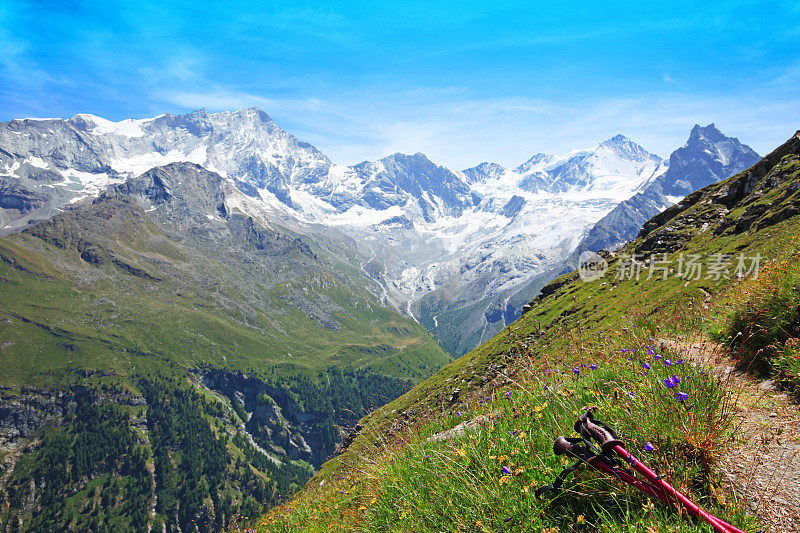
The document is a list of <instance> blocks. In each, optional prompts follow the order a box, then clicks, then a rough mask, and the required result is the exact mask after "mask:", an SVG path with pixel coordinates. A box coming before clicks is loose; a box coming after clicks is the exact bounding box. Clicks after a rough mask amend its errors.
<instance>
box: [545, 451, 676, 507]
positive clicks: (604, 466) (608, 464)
mask: <svg viewBox="0 0 800 533" xmlns="http://www.w3.org/2000/svg"><path fill="white" fill-rule="evenodd" d="M578 441H579V439H567V438H564V437H563V436H561V437H558V438H557V439H556V441H555V443H554V444H553V453H554V454H556V455H566V456H568V457H572V458H574V459H578V461H579V462H578V463H577V464H575V465H574V466H572V467H570V468H567V469H566V470H565V471H564V472H562V473H561V474H559V475H558V476H557V477H556V481H555V482H554V483H553V484H552V485H547V486H545V487H541V488H539V489H537V490H536V496H537V497H539V496H540V495H541V493H543V492H552V491H559V490H560V489H561V484H562V483H563V482H564V479H565V477H566V476H567V475H568V474H570V473H572V472H573V471H574V470H576V469H577V467H578V466H580V465H581V464H583V463H585V464H587V465H589V466H591V467H592V468H594V469H596V470H600V471H602V472H605V473H606V474H610V475H612V476H614V477H618V478H619V479H621V480H622V481H625V482H626V483H628V484H630V485H633V486H634V487H636V488H637V489H639V490H641V491H642V492H644V493H645V494H647V495H649V496H651V497H653V498H656V499H658V500H661V501H662V502H663V503H666V504H669V503H671V501H670V500H669V498H667V497H666V495H664V493H662V492H661V491H660V490H658V489H657V488H655V487H653V486H652V485H649V484H647V483H644V482H642V481H641V480H639V479H637V478H636V477H634V476H632V475H631V474H630V473H628V472H626V471H625V470H623V469H621V468H618V467H617V466H616V465H615V464H614V463H613V462H612V461H609V460H608V458H607V457H604V456H603V455H596V454H594V453H593V452H592V451H591V450H590V449H588V448H586V447H583V446H581V445H579V444H577V442H578Z"/></svg>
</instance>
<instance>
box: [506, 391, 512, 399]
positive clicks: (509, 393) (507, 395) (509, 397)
mask: <svg viewBox="0 0 800 533" xmlns="http://www.w3.org/2000/svg"><path fill="white" fill-rule="evenodd" d="M506 398H508V399H511V391H506Z"/></svg>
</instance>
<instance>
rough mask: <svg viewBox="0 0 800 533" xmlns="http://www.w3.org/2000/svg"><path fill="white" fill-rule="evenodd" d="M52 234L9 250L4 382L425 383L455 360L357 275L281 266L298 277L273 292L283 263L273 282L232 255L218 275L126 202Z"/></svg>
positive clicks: (69, 217)
mask: <svg viewBox="0 0 800 533" xmlns="http://www.w3.org/2000/svg"><path fill="white" fill-rule="evenodd" d="M105 216H111V217H113V218H111V219H109V220H106V219H104V218H103V217H105ZM126 218H127V220H125V219H126ZM78 220H79V221H80V222H78ZM98 220H99V221H102V222H103V224H99V223H98V224H96V222H97V221H98ZM93 224H94V227H92V226H93ZM45 225H48V226H49V227H46V228H37V229H35V230H34V232H33V233H25V234H20V235H15V236H12V237H9V238H7V239H3V240H2V241H0V254H2V256H1V257H2V259H3V260H2V262H0V278H2V293H3V297H2V299H1V300H0V315H1V316H3V318H4V320H3V323H2V325H0V343H2V344H3V345H4V346H5V348H4V349H3V352H2V353H3V355H4V359H5V361H6V363H7V364H5V365H4V366H3V367H2V369H0V382H2V383H3V384H6V385H13V384H21V383H36V382H39V381H49V382H53V380H56V381H58V380H60V379H61V376H62V374H63V372H64V371H65V370H68V369H69V368H84V369H92V370H109V371H114V372H117V373H121V374H129V373H130V372H131V371H132V369H133V368H134V367H138V368H140V369H142V368H143V367H144V368H158V367H160V366H163V365H164V364H165V363H168V364H177V365H180V366H183V367H187V368H194V367H197V366H200V365H215V366H224V367H226V368H230V369H235V370H263V369H267V368H269V367H270V366H272V365H291V366H298V367H306V368H311V369H321V368H324V367H326V366H328V365H329V364H331V363H336V364H338V365H341V366H343V367H358V368H364V367H374V368H377V369H378V370H379V371H381V372H384V373H387V374H389V375H394V376H398V377H412V378H416V379H419V378H421V377H422V376H423V375H424V374H425V373H430V372H431V371H432V370H433V369H434V368H435V367H437V366H440V365H441V364H442V363H444V362H446V361H447V356H446V355H445V354H444V353H443V352H442V351H441V349H439V348H438V346H437V345H436V344H435V342H434V341H433V340H432V339H431V338H430V337H429V336H428V335H427V334H426V333H425V332H424V330H423V329H422V327H421V326H419V325H418V324H416V323H415V322H413V321H411V320H408V319H405V318H404V317H402V316H400V315H399V314H397V313H396V312H394V311H392V310H389V309H387V308H385V307H383V306H381V305H380V303H379V302H378V300H377V298H375V297H374V296H373V295H372V294H371V293H370V292H368V291H367V290H366V289H365V288H364V287H363V285H364V282H363V281H361V280H357V279H356V274H355V273H354V272H353V273H348V272H346V271H345V272H344V273H338V272H336V271H335V270H334V269H333V268H331V267H330V266H328V265H314V267H315V268H314V270H310V269H306V271H305V272H304V271H303V267H304V266H305V265H304V264H303V260H304V259H305V258H302V257H301V258H300V259H298V260H297V263H300V265H299V266H298V265H294V264H292V263H291V262H290V261H288V260H286V259H282V261H283V264H280V265H279V266H280V268H284V269H286V270H290V271H291V273H290V274H287V275H286V279H285V280H284V281H282V282H280V283H275V282H274V281H273V282H272V286H269V285H268V283H270V281H271V280H267V279H266V278H267V276H270V277H275V276H278V275H280V272H279V271H278V270H277V268H274V267H275V263H276V261H275V260H274V258H273V259H272V260H270V259H271V258H263V260H264V262H265V263H266V268H264V267H261V268H262V269H264V270H266V269H270V270H269V271H268V272H265V273H264V278H261V277H259V276H258V274H261V272H259V266H258V265H257V264H249V265H246V267H247V268H249V272H244V271H242V270H243V268H244V266H243V265H237V264H234V263H233V259H232V258H231V259H230V262H229V263H228V264H222V263H221V262H220V261H219V260H215V259H216V258H215V257H214V256H209V255H204V254H203V253H202V252H203V251H202V250H200V251H198V250H197V249H192V248H189V247H186V246H181V245H180V244H178V243H175V242H174V241H171V240H170V239H168V238H167V237H166V236H165V235H164V234H163V233H161V232H160V231H159V229H158V227H157V226H156V225H155V224H154V223H153V222H152V221H151V220H149V218H147V217H146V216H145V215H144V213H143V212H141V210H140V209H139V208H138V207H135V206H132V205H130V204H127V203H125V202H122V201H120V200H112V199H109V200H104V201H101V202H100V203H98V204H95V205H92V206H89V207H87V208H86V209H81V210H78V211H76V212H71V213H66V214H63V215H61V216H60V217H58V218H57V219H56V220H53V221H50V222H48V223H45ZM86 243H91V244H86ZM91 247H94V248H95V249H102V252H101V253H102V254H105V255H107V256H108V257H107V259H101V260H100V262H99V264H93V263H90V262H87V261H86V260H84V259H82V258H81V253H82V252H81V251H80V250H79V249H80V248H88V249H91ZM198 252H200V253H198ZM83 253H84V254H85V253H86V251H85V250H84V252H83ZM290 253H292V252H290ZM296 253H298V255H299V252H296ZM253 255H254V257H253V258H252V259H250V261H252V263H255V262H256V261H258V260H259V259H260V258H258V257H257V256H255V254H253ZM311 261H312V260H311V259H308V262H311ZM286 263H288V264H286ZM130 270H133V271H134V272H133V273H131V271H130ZM331 271H333V272H334V273H333V274H332V273H331ZM248 274H256V275H255V276H253V278H254V279H246V276H247V275H248ZM262 279H263V285H262V286H261V287H260V286H259V282H262ZM359 284H361V286H359ZM297 291H300V292H302V293H303V296H304V298H303V300H302V301H303V302H305V301H313V300H314V299H317V300H320V299H324V300H325V301H326V302H328V303H329V306H330V308H332V309H334V311H333V313H332V315H333V316H332V317H331V318H327V317H326V320H329V321H330V323H326V324H322V323H320V321H319V320H315V318H314V316H313V314H312V316H309V314H307V313H304V312H303V310H302V309H298V308H297V307H294V306H293V302H292V297H293V293H294V292H297ZM253 301H255V302H256V303H252V302H253ZM331 324H333V325H331ZM326 326H327V327H326Z"/></svg>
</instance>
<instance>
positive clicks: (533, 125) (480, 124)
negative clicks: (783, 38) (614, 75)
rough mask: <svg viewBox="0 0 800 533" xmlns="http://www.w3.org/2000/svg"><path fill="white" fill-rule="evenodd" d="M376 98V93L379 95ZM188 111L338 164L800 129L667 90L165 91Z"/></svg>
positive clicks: (765, 105)
mask: <svg viewBox="0 0 800 533" xmlns="http://www.w3.org/2000/svg"><path fill="white" fill-rule="evenodd" d="M376 94H377V93H376ZM159 97H160V98H161V99H162V100H164V101H166V102H169V103H171V104H173V105H177V106H180V107H182V108H185V109H187V110H188V109H193V108H198V107H206V108H208V109H209V110H212V111H213V110H226V109H239V108H244V107H249V106H257V107H260V108H262V109H263V110H264V111H266V112H267V113H268V114H269V115H270V116H272V118H273V119H274V120H275V121H276V122H277V123H278V125H279V126H281V127H283V128H284V129H286V130H287V131H289V132H291V133H293V134H295V135H296V136H297V137H299V138H301V139H303V140H306V141H308V142H311V143H312V144H314V145H316V146H317V147H318V148H320V149H321V150H322V151H323V152H325V153H326V154H327V155H328V156H329V157H330V158H331V159H332V160H333V161H336V162H340V163H348V164H350V163H355V162H359V161H363V160H365V159H377V158H380V157H383V156H386V155H388V154H391V153H394V152H404V153H414V152H423V153H425V154H427V155H428V156H429V157H430V158H431V159H432V160H434V161H436V162H437V163H440V164H443V165H445V166H448V167H450V168H466V167H469V166H472V165H475V164H477V163H480V162H482V161H496V162H499V163H502V164H504V165H507V166H513V165H517V164H519V163H521V162H522V161H524V160H526V159H527V158H528V157H530V155H532V154H533V153H536V152H549V153H563V152H567V151H569V150H572V149H576V148H586V147H589V146H592V145H594V144H596V143H598V142H601V141H603V140H605V139H607V138H609V137H612V136H613V135H615V134H617V133H624V134H625V135H627V136H629V137H630V138H632V139H633V140H635V141H637V142H639V143H640V144H642V146H644V147H645V148H646V149H647V150H650V151H652V152H655V153H657V154H659V155H661V156H664V157H666V156H668V155H669V154H670V153H671V152H672V150H674V149H675V148H677V147H679V146H682V145H683V144H684V142H685V141H686V139H687V137H688V134H689V131H690V129H691V127H692V126H693V125H694V124H695V123H700V124H702V125H706V124H708V123H711V122H714V123H716V124H717V126H718V127H719V128H720V129H721V130H722V131H723V132H724V133H726V134H728V135H732V136H737V137H739V139H740V140H741V141H742V142H744V143H746V144H749V145H751V146H752V147H753V148H755V149H756V150H757V151H759V153H765V152H768V151H770V150H772V149H773V148H775V147H776V146H777V145H779V144H780V143H782V142H783V141H785V140H786V139H787V138H789V137H790V136H791V135H792V134H793V133H794V132H795V131H796V129H797V128H798V127H800V98H795V99H786V100H780V101H773V100H771V99H768V98H763V97H758V96H725V97H697V96H692V95H689V94H685V93H678V92H665V93H654V94H649V95H633V96H620V97H615V98H604V99H593V100H590V101H584V102H581V103H575V104H572V103H567V102H558V101H552V100H542V99H534V98H524V97H517V98H488V99H480V98H469V97H468V94H465V93H463V92H462V91H459V90H455V91H454V90H452V89H450V90H443V91H438V90H435V89H427V90H423V89H420V90H413V91H398V92H397V93H394V94H392V95H389V96H384V97H381V98H377V97H375V95H374V94H371V93H370V92H369V91H363V92H360V93H351V94H342V93H339V94H337V95H335V96H334V95H331V96H328V97H327V98H321V97H320V98H305V99H302V98H267V97H262V96H258V95H253V94H248V93H241V92H236V91H228V90H214V91H210V92H207V93H203V92H168V91H167V92H162V93H161V94H160V95H159Z"/></svg>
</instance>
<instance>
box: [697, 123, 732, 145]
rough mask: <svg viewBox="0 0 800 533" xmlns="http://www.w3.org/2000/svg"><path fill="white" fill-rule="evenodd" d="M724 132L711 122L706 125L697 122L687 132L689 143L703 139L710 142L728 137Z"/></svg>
mask: <svg viewBox="0 0 800 533" xmlns="http://www.w3.org/2000/svg"><path fill="white" fill-rule="evenodd" d="M728 138H729V137H726V136H725V134H724V133H722V132H721V131H719V129H718V128H717V126H716V125H714V123H713V122H712V123H711V124H709V125H708V126H705V127H703V126H701V125H699V124H695V125H694V127H693V128H692V132H691V133H690V134H689V141H688V142H689V143H692V142H700V141H703V140H707V141H710V142H720V141H724V140H725V139H728Z"/></svg>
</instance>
